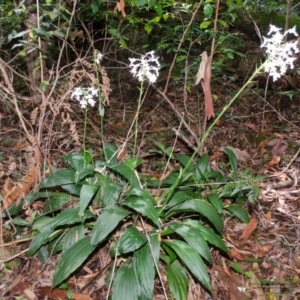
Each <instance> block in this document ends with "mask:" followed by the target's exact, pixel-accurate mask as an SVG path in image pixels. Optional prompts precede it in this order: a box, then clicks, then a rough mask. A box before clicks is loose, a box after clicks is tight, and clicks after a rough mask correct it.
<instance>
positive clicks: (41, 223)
mask: <svg viewBox="0 0 300 300" xmlns="http://www.w3.org/2000/svg"><path fill="white" fill-rule="evenodd" d="M51 222H53V218H50V217H48V216H42V217H39V218H36V219H35V220H34V223H33V225H32V230H38V231H40V232H44V231H45V230H44V228H45V226H46V225H48V224H50V223H51Z"/></svg>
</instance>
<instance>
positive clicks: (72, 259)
mask: <svg viewBox="0 0 300 300" xmlns="http://www.w3.org/2000/svg"><path fill="white" fill-rule="evenodd" d="M94 249H95V248H94V247H93V246H92V245H91V238H90V237H85V238H83V239H81V240H80V241H78V242H77V243H76V244H74V245H73V246H72V247H71V248H69V249H68V250H67V251H66V252H64V253H63V255H62V257H61V259H60V261H59V263H58V266H57V268H56V270H55V273H54V278H53V281H52V288H54V287H56V286H57V285H59V284H60V283H62V281H64V280H65V279H66V278H67V277H69V276H70V275H71V274H72V273H73V272H74V271H75V270H76V269H77V268H79V267H80V266H81V265H82V264H83V263H84V261H85V260H86V259H87V258H88V257H89V255H90V254H91V253H92V252H93V250H94Z"/></svg>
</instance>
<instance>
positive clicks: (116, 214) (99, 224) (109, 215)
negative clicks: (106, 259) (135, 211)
mask: <svg viewBox="0 0 300 300" xmlns="http://www.w3.org/2000/svg"><path fill="white" fill-rule="evenodd" d="M129 214H130V212H129V211H128V210H126V209H124V208H122V207H119V206H113V207H107V208H105V209H104V210H103V211H102V213H101V215H100V216H99V217H98V219H97V221H96V223H95V226H94V229H93V231H92V236H91V244H92V245H93V246H96V245H98V244H99V243H101V242H102V241H103V240H104V239H105V238H106V237H107V236H108V235H109V234H110V233H111V232H112V231H113V230H114V229H115V228H116V227H117V226H118V224H119V222H120V221H121V220H123V219H124V218H126V217H127V216H128V215H129Z"/></svg>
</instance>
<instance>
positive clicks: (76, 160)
mask: <svg viewBox="0 0 300 300" xmlns="http://www.w3.org/2000/svg"><path fill="white" fill-rule="evenodd" d="M63 159H64V160H65V161H66V162H68V163H69V164H70V166H71V167H72V168H73V169H75V170H76V171H80V170H83V169H85V167H86V165H87V164H88V163H89V162H90V161H91V157H90V155H89V154H87V155H84V154H83V153H69V154H66V155H64V156H63Z"/></svg>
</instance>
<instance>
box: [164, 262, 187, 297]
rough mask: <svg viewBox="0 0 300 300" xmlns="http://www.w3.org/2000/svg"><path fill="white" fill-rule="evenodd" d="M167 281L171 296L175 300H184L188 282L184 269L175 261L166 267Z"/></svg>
mask: <svg viewBox="0 0 300 300" xmlns="http://www.w3.org/2000/svg"><path fill="white" fill-rule="evenodd" d="M166 273H167V280H168V284H169V288H170V291H171V293H172V296H173V297H174V299H176V300H186V299H187V295H188V286H189V281H188V277H187V274H186V271H185V269H184V268H183V267H182V265H181V264H180V263H179V262H178V260H175V261H174V262H173V263H172V264H170V265H169V266H167V267H166Z"/></svg>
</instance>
